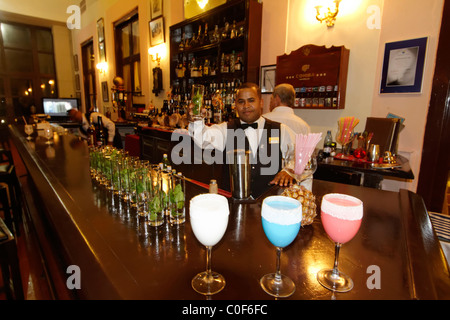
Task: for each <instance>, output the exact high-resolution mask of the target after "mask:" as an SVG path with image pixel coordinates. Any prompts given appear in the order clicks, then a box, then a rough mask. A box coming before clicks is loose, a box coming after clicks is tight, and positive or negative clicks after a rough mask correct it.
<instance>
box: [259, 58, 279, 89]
mask: <svg viewBox="0 0 450 320" xmlns="http://www.w3.org/2000/svg"><path fill="white" fill-rule="evenodd" d="M276 70H277V65H276V64H272V65H268V66H262V67H261V78H260V87H261V93H273V89H274V88H275V74H276Z"/></svg>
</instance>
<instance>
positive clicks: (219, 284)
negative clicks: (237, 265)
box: [191, 271, 225, 296]
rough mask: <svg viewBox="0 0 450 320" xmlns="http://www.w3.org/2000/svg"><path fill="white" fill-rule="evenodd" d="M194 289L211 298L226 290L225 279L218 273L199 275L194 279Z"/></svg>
mask: <svg viewBox="0 0 450 320" xmlns="http://www.w3.org/2000/svg"><path fill="white" fill-rule="evenodd" d="M191 284H192V288H193V289H194V290H195V291H197V292H198V293H200V294H203V295H206V296H210V295H213V294H216V293H218V292H220V291H222V289H223V288H225V278H224V277H223V276H222V275H221V274H219V273H217V272H211V273H207V272H206V271H204V272H201V273H199V274H197V275H196V276H195V277H194V278H193V279H192V282H191Z"/></svg>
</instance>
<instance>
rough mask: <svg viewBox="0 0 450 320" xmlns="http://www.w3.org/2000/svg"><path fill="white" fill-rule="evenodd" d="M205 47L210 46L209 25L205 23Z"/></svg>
mask: <svg viewBox="0 0 450 320" xmlns="http://www.w3.org/2000/svg"><path fill="white" fill-rule="evenodd" d="M202 40H203V41H202V42H203V44H202V45H203V46H206V45H208V44H209V34H208V24H207V23H205V31H204V32H203V39H202Z"/></svg>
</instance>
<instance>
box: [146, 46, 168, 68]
mask: <svg viewBox="0 0 450 320" xmlns="http://www.w3.org/2000/svg"><path fill="white" fill-rule="evenodd" d="M166 52H167V50H166V45H165V44H164V43H162V44H160V45H157V46H154V47H151V48H149V49H148V54H149V55H150V57H151V58H152V61H153V62H156V63H157V64H158V66H159V65H160V63H161V59H164V58H165V56H166Z"/></svg>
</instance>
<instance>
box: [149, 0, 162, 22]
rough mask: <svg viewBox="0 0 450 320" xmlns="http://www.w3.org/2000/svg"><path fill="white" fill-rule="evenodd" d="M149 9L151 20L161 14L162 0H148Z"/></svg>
mask: <svg viewBox="0 0 450 320" xmlns="http://www.w3.org/2000/svg"><path fill="white" fill-rule="evenodd" d="M150 10H151V17H152V20H153V19H156V18H158V17H160V16H162V14H163V1H162V0H150Z"/></svg>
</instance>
